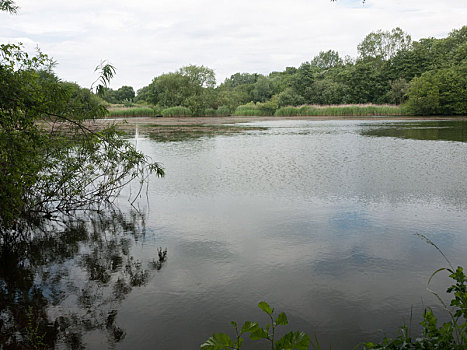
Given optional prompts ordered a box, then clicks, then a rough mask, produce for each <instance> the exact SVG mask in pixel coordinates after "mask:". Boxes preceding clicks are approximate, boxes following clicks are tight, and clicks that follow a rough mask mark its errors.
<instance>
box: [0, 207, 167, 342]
mask: <svg viewBox="0 0 467 350" xmlns="http://www.w3.org/2000/svg"><path fill="white" fill-rule="evenodd" d="M48 232H50V233H49V234H40V235H36V236H35V237H34V238H32V239H30V240H29V241H22V242H15V244H14V245H10V246H5V245H4V246H0V344H3V345H2V347H0V348H3V349H5V350H6V349H24V348H32V349H42V348H54V347H60V348H68V349H82V348H84V346H85V340H84V335H85V334H87V333H90V332H101V333H102V334H105V335H106V339H107V342H108V343H109V345H110V346H112V345H115V344H116V343H118V342H119V341H120V340H122V339H123V338H124V337H125V331H124V330H123V329H121V328H120V327H118V325H117V324H116V318H117V313H118V306H119V304H120V303H121V302H122V300H123V299H125V297H126V296H127V295H128V294H129V293H130V292H131V290H132V289H133V288H135V287H140V286H143V285H145V284H146V283H147V282H148V280H149V279H150V278H151V276H152V273H151V272H152V271H156V270H160V269H161V268H162V267H163V266H164V263H165V262H166V260H167V250H166V249H165V250H163V249H162V248H159V250H158V251H157V252H154V254H155V256H156V258H155V259H154V260H153V261H151V262H149V263H148V264H147V266H146V265H144V264H143V262H142V261H140V260H138V259H136V258H134V257H133V256H132V255H131V247H132V245H133V244H134V243H135V242H137V241H138V239H140V238H141V237H142V236H144V233H145V225H144V216H143V215H141V214H137V213H135V212H133V213H132V214H131V215H129V216H126V215H123V214H122V213H121V212H118V211H115V210H112V211H109V212H107V213H106V214H96V213H93V214H89V215H88V216H86V218H81V219H79V220H73V221H70V222H68V223H67V228H66V229H65V230H60V231H59V230H58V229H57V228H55V229H52V228H49V229H48Z"/></svg>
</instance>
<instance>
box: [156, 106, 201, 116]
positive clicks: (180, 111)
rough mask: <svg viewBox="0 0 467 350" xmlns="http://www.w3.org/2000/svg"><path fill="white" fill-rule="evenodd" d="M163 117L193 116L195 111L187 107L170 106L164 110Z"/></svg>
mask: <svg viewBox="0 0 467 350" xmlns="http://www.w3.org/2000/svg"><path fill="white" fill-rule="evenodd" d="M161 113H162V116H163V117H191V116H192V115H193V113H192V112H191V110H190V109H189V108H187V107H181V106H178V107H170V108H166V109H163V110H162V112H161Z"/></svg>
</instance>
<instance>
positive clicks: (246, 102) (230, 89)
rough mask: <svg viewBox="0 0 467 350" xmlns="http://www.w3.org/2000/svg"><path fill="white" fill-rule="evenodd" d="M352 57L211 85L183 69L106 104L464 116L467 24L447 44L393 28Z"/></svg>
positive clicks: (208, 72) (327, 57)
mask: <svg viewBox="0 0 467 350" xmlns="http://www.w3.org/2000/svg"><path fill="white" fill-rule="evenodd" d="M357 49H358V57H357V58H351V57H349V56H346V57H342V56H341V55H339V53H338V52H337V51H334V50H328V51H322V52H320V53H319V54H318V55H317V56H315V57H314V58H313V59H311V60H310V61H307V62H304V63H302V64H301V65H300V66H299V67H286V68H285V70H283V71H277V72H271V73H269V74H268V75H263V74H258V73H240V72H239V73H235V74H233V75H232V76H230V77H229V78H227V79H225V80H224V82H222V83H221V84H220V85H218V86H217V85H216V79H215V74H214V71H213V70H212V69H210V68H208V67H205V66H195V65H189V66H186V67H182V68H180V69H178V70H177V71H175V72H170V73H165V74H162V75H160V76H157V77H155V78H154V79H153V80H152V82H151V83H150V84H149V85H147V86H144V87H143V88H141V89H139V90H138V91H137V93H136V95H135V94H134V91H133V89H132V88H131V87H128V86H123V87H121V88H120V89H118V90H112V89H107V91H106V93H105V94H104V99H105V100H106V101H108V102H110V103H124V102H125V101H132V102H137V103H143V104H150V105H154V106H156V107H159V108H161V109H163V108H168V107H176V106H177V107H185V108H188V109H189V110H190V111H191V112H192V113H193V115H206V114H209V113H212V111H218V110H219V109H220V110H222V111H224V112H225V111H227V112H230V113H233V112H234V111H235V110H236V109H237V108H239V107H241V106H244V107H245V108H249V107H252V108H258V109H262V110H264V111H266V112H269V113H271V112H272V114H273V113H274V111H275V110H277V109H279V108H281V107H285V106H300V105H338V104H367V103H373V104H396V105H402V106H403V109H404V112H405V113H407V114H414V115H437V114H442V115H465V114H467V74H466V73H467V26H463V27H462V28H460V29H456V30H453V31H452V32H451V33H450V34H449V35H448V36H447V37H446V38H441V39H436V38H423V39H420V40H418V41H412V39H411V37H410V35H409V34H407V33H406V32H404V31H403V30H402V29H400V28H395V29H393V30H391V31H382V30H379V31H376V32H372V33H370V34H368V35H367V36H366V37H365V38H364V39H363V40H362V42H361V43H360V44H359V45H358V47H357Z"/></svg>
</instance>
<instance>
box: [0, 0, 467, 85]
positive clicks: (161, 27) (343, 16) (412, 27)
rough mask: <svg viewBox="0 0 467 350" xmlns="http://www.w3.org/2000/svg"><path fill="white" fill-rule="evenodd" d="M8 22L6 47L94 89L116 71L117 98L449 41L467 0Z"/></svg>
mask: <svg viewBox="0 0 467 350" xmlns="http://www.w3.org/2000/svg"><path fill="white" fill-rule="evenodd" d="M16 4H17V5H19V6H20V9H19V11H18V14H16V15H10V14H7V13H0V43H17V42H22V43H23V44H24V45H25V47H26V48H27V49H30V50H32V49H34V48H35V47H36V46H38V47H39V48H40V49H41V50H42V51H43V52H44V53H47V54H48V55H49V56H51V57H52V58H53V59H54V60H56V61H57V63H58V65H57V67H56V69H55V71H56V73H57V74H58V76H59V77H60V78H62V79H63V80H67V81H73V82H77V83H78V84H80V85H81V86H83V87H90V86H91V84H92V82H93V81H94V80H95V79H96V78H97V75H96V73H95V72H94V69H95V67H96V66H97V65H98V64H99V63H100V62H101V61H102V60H107V61H108V62H110V63H112V64H113V65H114V66H115V67H116V69H117V74H116V76H115V78H114V79H113V81H112V82H111V87H112V88H114V89H117V88H119V87H120V86H122V85H129V86H133V87H134V88H135V90H137V89H139V88H141V87H143V86H145V85H148V84H149V83H150V82H151V81H152V79H153V78H154V77H156V76H159V75H161V74H163V73H168V72H173V71H176V70H177V69H179V68H181V67H183V66H186V65H189V64H195V65H204V66H207V67H209V68H211V69H213V70H214V72H215V73H216V78H217V82H218V83H221V82H222V81H223V80H224V79H225V78H227V77H229V76H230V75H232V74H235V73H237V72H248V73H261V74H268V73H270V72H272V71H282V70H284V69H285V68H286V67H287V66H294V67H298V66H300V64H301V63H303V62H306V61H310V60H311V59H312V58H313V57H314V56H316V55H317V54H318V53H319V52H320V51H327V50H330V49H332V50H336V51H338V52H339V54H340V55H341V56H345V55H349V56H351V57H356V56H357V45H358V44H359V43H360V42H361V41H362V40H363V38H364V37H365V36H366V35H367V34H369V33H371V32H374V31H377V30H380V29H381V30H391V29H393V28H395V27H400V28H402V29H403V30H404V31H405V32H407V33H408V34H410V35H411V36H412V39H413V40H418V39H420V38H426V37H435V38H442V37H446V36H447V35H448V34H449V32H451V31H452V30H453V29H459V28H461V27H462V26H463V25H466V24H467V23H466V22H467V20H466V19H467V0H367V1H366V2H365V3H364V4H363V3H362V2H361V1H360V0H337V1H336V2H331V1H330V0H287V1H285V0H267V1H266V0H235V1H234V0H196V1H193V0H133V1H131V2H130V1H128V0H79V1H77V0H67V1H63V0H40V1H39V0H17V1H16Z"/></svg>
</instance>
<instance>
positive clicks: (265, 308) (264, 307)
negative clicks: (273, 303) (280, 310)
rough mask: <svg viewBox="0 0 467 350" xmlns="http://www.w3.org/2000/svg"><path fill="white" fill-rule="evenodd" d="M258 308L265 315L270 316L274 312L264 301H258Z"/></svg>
mask: <svg viewBox="0 0 467 350" xmlns="http://www.w3.org/2000/svg"><path fill="white" fill-rule="evenodd" d="M258 307H259V308H260V309H261V310H263V311H264V312H265V313H267V314H268V315H272V312H273V311H274V309H273V308H271V307H270V306H269V304H268V303H267V302H265V301H260V302H259V304H258Z"/></svg>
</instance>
